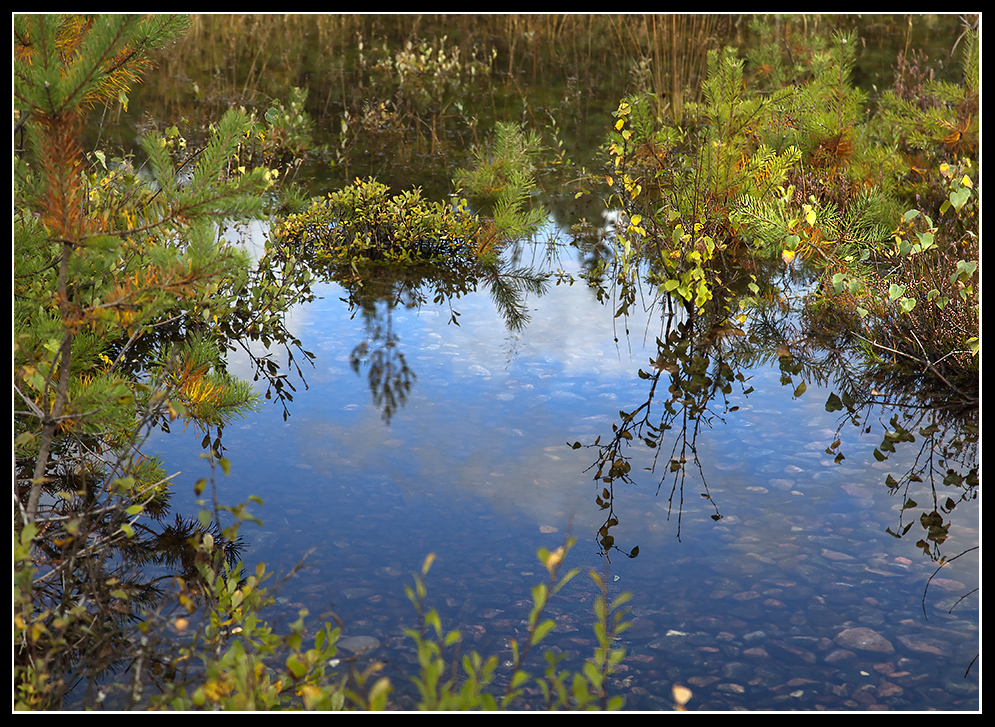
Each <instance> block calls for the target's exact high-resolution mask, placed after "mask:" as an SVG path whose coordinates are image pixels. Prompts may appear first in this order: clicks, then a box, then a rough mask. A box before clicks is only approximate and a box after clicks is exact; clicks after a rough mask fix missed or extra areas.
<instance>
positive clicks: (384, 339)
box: [349, 302, 417, 424]
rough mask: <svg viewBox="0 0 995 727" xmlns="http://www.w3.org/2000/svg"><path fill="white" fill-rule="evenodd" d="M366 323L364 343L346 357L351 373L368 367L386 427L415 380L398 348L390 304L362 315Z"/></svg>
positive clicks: (369, 310) (376, 400)
mask: <svg viewBox="0 0 995 727" xmlns="http://www.w3.org/2000/svg"><path fill="white" fill-rule="evenodd" d="M363 317H364V319H365V321H366V332H367V337H366V340H365V341H363V342H362V343H360V344H359V345H357V346H356V347H355V348H354V349H353V350H352V353H351V354H350V356H349V363H350V365H351V366H352V370H353V371H355V372H356V373H357V374H358V373H359V370H360V367H362V366H366V367H368V371H367V375H366V379H367V381H368V382H369V385H370V391H371V392H372V394H373V403H374V404H376V405H377V406H378V407H379V408H380V410H381V412H382V416H383V420H384V422H385V423H386V424H390V420H391V417H392V416H393V415H394V413H395V412H396V411H397V409H398V408H399V407H401V406H403V405H404V402H405V401H406V400H407V398H408V392H409V391H410V390H411V384H412V383H414V381H415V379H416V378H417V377H416V376H415V373H414V371H412V370H411V369H410V368H409V367H408V364H407V362H406V361H405V359H404V353H403V352H402V351H401V349H400V348H399V347H398V337H397V335H396V334H395V333H394V329H393V304H392V303H389V302H388V303H387V305H386V306H385V310H384V312H383V313H382V314H381V313H379V311H378V306H373V307H371V308H366V309H365V310H364V311H363Z"/></svg>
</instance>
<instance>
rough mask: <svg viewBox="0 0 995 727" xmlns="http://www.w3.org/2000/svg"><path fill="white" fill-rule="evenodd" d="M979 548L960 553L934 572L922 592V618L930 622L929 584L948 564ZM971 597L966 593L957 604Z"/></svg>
mask: <svg viewBox="0 0 995 727" xmlns="http://www.w3.org/2000/svg"><path fill="white" fill-rule="evenodd" d="M979 547H980V546H977V545H975V546H974V547H973V548H968V549H967V550H965V551H964V552H962V553H958V554H957V555H955V556H954V557H953V558H950V559H948V560H945V561H943V562H942V563H940V567H939V568H937V569H936V570H935V571H933V575H931V576H930V577H929V580H927V581H926V587H925V588H924V589H923V590H922V616H923V618H925V619H927V620H929V616H927V615H926V591H928V590H929V584H930V582H932V580H933V579H934V578H935V577H936V574H937V573H939V572H940V571H941V570H942V569H943V568H944V567H945V566H946V565H947V564H948V563H953V562H954V561H955V560H957V559H958V558H960V557H961V556H962V555H967V554H968V553H970V552H971V551H972V550H978V548H979ZM974 590H975V591H976V590H978V589H976V588H975V589H974ZM973 592H974V591H971V593H973ZM969 595H971V594H970V593H965V594H964V595H963V596H961V598H960V600H958V601H957V603H960V601H962V600H964V599H965V598H966V597H967V596H969ZM950 610H951V611H953V608H951V609H950Z"/></svg>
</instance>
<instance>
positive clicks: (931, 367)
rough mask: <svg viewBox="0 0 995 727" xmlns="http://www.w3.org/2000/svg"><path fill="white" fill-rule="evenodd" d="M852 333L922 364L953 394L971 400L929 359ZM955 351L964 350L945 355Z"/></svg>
mask: <svg viewBox="0 0 995 727" xmlns="http://www.w3.org/2000/svg"><path fill="white" fill-rule="evenodd" d="M853 335H854V336H856V337H857V338H859V339H860V340H862V341H866V342H867V343H869V344H871V345H872V346H874V347H875V348H880V349H882V350H884V351H888V352H889V353H894V354H898V355H899V356H904V357H905V358H907V359H910V360H912V361H915V362H916V363H919V364H922V365H923V367H925V368H927V369H929V370H930V371H932V372H933V374H935V375H936V377H937V378H938V379H939V380H940V381H942V382H943V383H944V384H946V385H947V386H949V387H950V390H951V391H953V392H954V393H955V394H957V396H959V397H961V398H963V399H965V400H966V401H972V400H973V399H972V397H970V396H968V395H967V394H965V393H964V392H963V391H961V390H960V389H958V388H957V387H956V386H954V385H953V384H951V383H950V382H949V381H948V380H947V379H946V377H944V376H943V374H941V373H940V372H939V371H938V370H937V368H936V366H934V365H933V363H932V362H931V361H930V360H929V359H927V358H919V357H918V356H913V355H912V354H910V353H906V352H905V351H899V350H898V349H897V348H891V347H890V346H885V345H884V344H883V343H878V342H877V341H872V340H870V339H869V338H864V337H863V336H861V335H860V334H859V333H854V334H853ZM912 336H913V337H915V333H913V334H912ZM916 343H917V344H919V348H920V349H921V350H922V352H923V356H925V355H926V349H925V348H924V347H923V345H922V343H920V341H919V339H918V338H916ZM957 353H965V352H964V351H951V352H950V353H949V354H947V356H952V355H954V354H957ZM944 358H946V356H944ZM941 360H942V359H941ZM936 363H939V361H937V362H936Z"/></svg>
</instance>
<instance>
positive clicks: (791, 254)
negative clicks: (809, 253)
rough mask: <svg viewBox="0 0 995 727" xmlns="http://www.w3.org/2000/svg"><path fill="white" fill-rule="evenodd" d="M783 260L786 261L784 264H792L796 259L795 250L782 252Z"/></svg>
mask: <svg viewBox="0 0 995 727" xmlns="http://www.w3.org/2000/svg"><path fill="white" fill-rule="evenodd" d="M781 259H782V260H784V263H785V264H786V265H787V264H790V263H791V261H792V260H794V259H795V251H794V250H783V251H782V252H781Z"/></svg>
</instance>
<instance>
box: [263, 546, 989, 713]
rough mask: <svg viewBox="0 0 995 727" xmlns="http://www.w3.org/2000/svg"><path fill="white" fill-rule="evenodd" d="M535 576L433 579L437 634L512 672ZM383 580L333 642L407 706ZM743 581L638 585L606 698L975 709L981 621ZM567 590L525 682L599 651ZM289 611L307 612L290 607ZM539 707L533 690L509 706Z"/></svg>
mask: <svg viewBox="0 0 995 727" xmlns="http://www.w3.org/2000/svg"><path fill="white" fill-rule="evenodd" d="M498 560H500V559H498ZM306 570H307V569H306ZM388 571H389V569H388ZM539 571H540V569H538V568H532V567H529V566H527V565H525V564H520V563H519V564H516V563H515V561H514V560H513V554H512V553H511V552H509V553H508V557H507V558H506V559H505V562H504V563H503V565H502V566H500V567H496V566H494V565H491V564H484V563H480V564H478V566H477V569H476V571H475V577H476V578H477V579H478V582H477V584H476V585H478V586H480V583H479V581H480V580H486V581H487V584H486V587H485V588H484V587H480V590H479V591H475V592H471V591H468V585H469V584H468V582H467V581H466V580H464V579H461V578H457V577H454V576H453V574H451V573H448V574H441V573H440V574H438V576H434V575H432V574H430V576H429V579H428V588H429V601H430V603H429V605H431V606H433V607H436V608H437V609H438V610H439V613H440V616H441V618H442V623H443V626H444V628H446V629H447V630H448V629H451V628H458V629H459V630H460V631H461V633H462V634H463V641H462V643H461V645H460V649H461V651H462V653H464V654H465V653H469V652H470V651H471V650H475V651H478V652H479V653H481V654H483V655H485V656H487V655H490V654H497V655H498V656H499V658H501V659H502V661H503V662H504V666H507V665H508V664H509V663H510V658H511V657H510V651H509V649H508V645H507V640H508V638H509V637H511V636H515V637H517V638H519V639H522V638H523V636H524V633H525V628H526V619H527V617H528V613H529V609H530V606H531V603H530V600H529V596H530V594H529V589H530V588H531V586H532V585H534V584H535V583H537V582H539V581H540V580H542V577H543V575H544V574H543V573H541V572H539ZM864 575H866V571H865V573H864ZM871 575H873V574H871ZM302 576H304V577H306V576H307V574H306V573H302ZM381 576H383V577H385V578H387V580H392V581H394V586H396V589H395V587H394V586H392V587H391V588H389V589H384V588H383V583H382V582H381V583H380V584H379V587H378V586H376V585H374V584H373V583H372V582H371V583H370V584H369V585H368V586H360V587H351V588H346V589H342V590H340V591H338V598H339V599H342V602H341V603H340V604H339V605H340V607H341V608H339V607H336V608H335V610H336V612H337V613H341V614H343V619H344V621H345V624H346V629H345V632H344V637H343V639H342V642H341V645H342V647H343V653H344V654H346V655H351V654H358V655H359V657H360V658H371V659H382V660H385V661H386V662H387V663H388V670H387V671H386V672H385V673H387V674H388V675H390V676H391V678H392V681H393V682H394V684H395V693H394V697H395V699H394V704H395V706H396V707H397V708H400V709H404V708H410V707H413V706H414V701H411V700H413V697H414V694H413V691H412V690H411V689H410V685H407V684H406V683H405V682H406V678H407V677H408V676H411V675H412V674H413V673H415V670H416V669H417V658H416V655H415V651H414V647H413V643H412V642H411V640H410V639H409V638H408V637H406V636H404V635H403V628H413V627H416V625H417V623H416V617H415V614H414V611H413V608H412V607H411V604H410V603H408V602H407V601H406V600H405V599H404V597H403V595H401V596H400V597H397V596H398V594H403V583H406V582H408V581H409V580H410V578H408V577H402V576H407V574H402V573H400V572H394V573H391V572H386V571H385V572H384V573H382V574H381ZM743 581H744V582H742V583H740V582H738V581H737V580H736V579H734V578H730V577H728V576H726V575H720V574H715V573H709V572H708V570H707V569H705V568H702V569H701V570H700V578H698V579H697V580H696V581H695V582H694V583H687V582H686V581H684V580H682V579H680V578H677V577H672V578H667V579H665V582H664V583H662V584H661V585H662V586H663V587H662V588H660V589H659V590H658V591H656V592H655V593H654V594H653V595H652V596H650V595H649V594H647V593H646V592H643V591H642V589H641V588H640V587H638V586H637V587H636V588H635V589H633V590H634V591H635V597H634V598H633V600H632V601H631V602H630V604H629V605H630V606H631V607H632V609H631V612H630V614H629V616H628V618H629V620H630V621H631V627H630V628H629V629H628V630H626V631H625V632H624V633H623V634H622V636H621V639H620V643H621V644H622V645H624V646H625V648H626V652H627V653H626V658H625V660H624V662H623V663H622V665H621V667H620V669H619V671H618V673H617V674H616V675H615V676H614V677H613V678H612V679H611V681H610V693H611V694H619V695H622V696H624V697H625V699H626V709H628V710H670V709H672V708H673V707H674V705H673V700H672V697H671V694H672V690H673V687H674V686H675V685H683V686H685V687H687V688H689V689H690V690H691V692H692V697H691V699H690V701H689V702H688V704H687V706H686V708H687V709H688V710H691V711H694V710H714V711H728V710H827V711H854V710H902V711H909V710H914V711H921V710H945V711H972V710H977V709H979V705H980V693H979V683H978V676H977V675H978V671H979V665H978V664H973V665H972V661H973V660H974V659H975V657H976V655H977V653H978V650H979V643H980V642H979V635H978V631H977V627H976V625H975V623H974V622H973V621H970V620H967V619H966V618H959V617H958V616H957V615H956V613H957V612H956V611H954V613H953V614H946V620H945V621H943V622H939V621H937V622H936V623H934V622H933V621H934V620H935V619H936V618H937V617H932V618H931V619H930V620H929V621H925V622H924V620H923V614H922V612H921V611H917V609H918V608H920V604H918V603H915V602H914V599H909V598H908V597H907V595H908V592H909V591H908V588H904V587H903V588H896V589H894V591H895V593H898V594H902V595H896V598H895V602H893V603H889V602H887V601H879V600H875V599H872V598H869V597H866V596H865V597H859V596H858V595H857V594H854V593H850V592H849V591H848V590H847V589H845V587H843V586H838V587H837V589H836V591H842V592H835V591H834V588H833V587H832V585H833V584H829V586H828V587H825V588H819V589H817V588H815V587H813V586H812V585H810V584H808V583H805V582H804V581H803V580H791V579H784V578H778V579H762V580H760V581H757V580H756V579H753V578H747V577H744V578H743ZM747 581H748V582H747ZM574 583H576V586H575V585H574ZM574 583H571V585H570V586H568V587H567V588H566V589H564V591H562V592H561V593H560V594H558V595H557V596H556V597H555V598H554V599H553V600H552V601H551V603H550V605H549V607H548V608H547V612H546V615H547V616H549V617H552V618H554V619H555V620H556V623H557V627H556V629H555V631H554V632H553V633H552V634H550V636H549V637H547V640H546V641H545V642H543V644H541V645H540V647H539V649H538V651H539V653H536V654H534V655H533V657H532V659H531V661H530V663H529V666H530V667H531V669H530V671H531V672H532V673H533V674H538V673H539V672H540V671H541V670H542V669H543V668H544V661H543V660H542V658H541V652H542V651H545V650H546V649H550V648H551V649H553V650H554V651H557V652H560V653H562V652H566V653H567V654H568V658H567V659H566V660H565V661H564V662H563V664H562V667H563V668H565V669H579V667H580V664H581V663H582V660H583V659H584V658H587V657H589V656H590V655H591V654H592V653H593V651H594V649H595V648H596V646H597V643H596V641H595V638H594V635H593V631H592V623H593V599H594V597H595V595H596V591H595V588H594V586H593V583H592V582H591V581H590V579H587V578H585V577H584V574H581V575H580V576H578V577H577V578H576V579H575V580H574ZM840 583H845V581H844V580H840ZM615 586H617V584H615ZM615 586H613V588H614V587H615ZM328 588H334V586H333V585H331V584H329V585H327V586H325V585H323V586H321V587H319V586H317V585H314V586H312V587H310V588H307V587H306V588H305V589H304V591H305V593H309V594H310V595H311V596H316V595H319V594H327V595H331V593H329V592H328V590H327V589H328ZM884 590H885V589H879V592H880V591H884ZM388 592H389V593H390V594H391V595H386V594H387V593H388ZM305 593H299V594H298V595H301V596H303V595H305ZM920 593H921V590H920ZM938 597H941V598H942V595H938ZM304 600H308V601H309V600H311V599H310V598H307V597H306V596H305V599H304ZM651 600H652V601H653V603H652V606H651V607H648V606H647V603H648V602H650V601H651ZM953 600H956V599H953ZM952 602H953V601H951V603H952ZM283 603H284V605H285V606H293V607H300V606H304V605H306V604H305V603H304V601H303V600H302V601H301V602H297V599H290V600H286V599H284V600H283ZM943 605H947V604H946V603H944V604H943ZM312 608H313V605H312ZM312 612H313V611H312ZM313 613H314V612H313ZM346 613H348V614H349V615H348V616H346V615H345V614H346ZM315 615H317V614H316V613H315ZM454 653H455V652H453V651H450V652H449V656H450V657H452V656H453V655H454ZM967 672H969V673H967ZM965 673H967V674H966V675H965ZM499 676H500V675H499ZM505 676H506V675H505ZM541 705H542V702H541V695H540V693H539V691H538V690H534V692H531V693H528V692H527V694H526V698H525V699H524V700H523V701H522V702H521V703H518V704H517V705H516V706H517V707H518V708H520V709H539V708H541Z"/></svg>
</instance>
